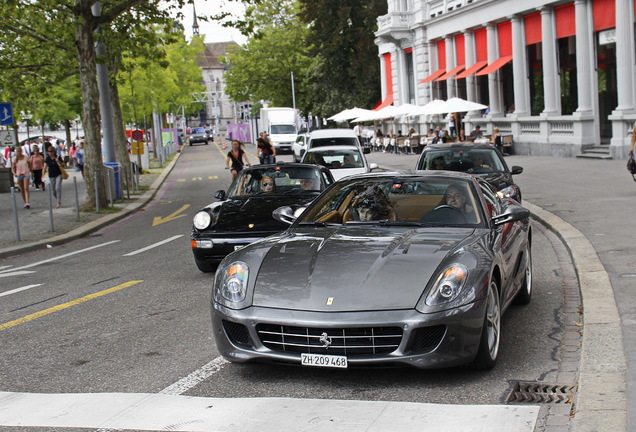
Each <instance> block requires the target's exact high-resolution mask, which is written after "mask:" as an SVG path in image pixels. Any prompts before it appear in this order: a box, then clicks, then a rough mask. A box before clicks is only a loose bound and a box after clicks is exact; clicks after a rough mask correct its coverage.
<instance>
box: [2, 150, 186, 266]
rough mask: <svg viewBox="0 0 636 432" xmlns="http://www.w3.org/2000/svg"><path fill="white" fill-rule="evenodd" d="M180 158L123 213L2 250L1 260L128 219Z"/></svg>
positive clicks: (76, 237)
mask: <svg viewBox="0 0 636 432" xmlns="http://www.w3.org/2000/svg"><path fill="white" fill-rule="evenodd" d="M179 157H181V152H178V153H176V156H175V157H174V158H173V159H172V161H171V162H170V164H168V166H167V167H166V168H164V170H163V171H162V172H161V174H159V177H157V178H156V179H155V181H154V182H153V183H152V185H150V189H148V190H147V191H146V192H145V193H144V194H143V195H141V196H140V197H139V198H138V199H136V200H135V201H133V202H131V203H129V204H128V205H126V206H125V207H124V208H123V209H122V210H121V211H119V212H117V213H112V214H109V215H106V216H104V217H101V218H99V219H96V220H94V221H91V222H88V223H86V224H84V225H82V226H80V227H79V228H75V229H74V230H72V231H69V232H67V233H64V234H60V235H57V236H55V237H50V238H47V239H44V240H38V241H35V242H31V243H26V244H21V245H16V246H11V247H8V248H5V249H0V259H4V258H9V257H11V256H13V255H18V254H22V253H27V252H32V251H35V250H39V249H44V248H46V247H47V245H50V246H58V245H61V244H64V243H67V242H69V241H72V240H76V239H78V238H81V237H85V236H87V235H89V234H91V233H93V232H95V231H97V230H99V229H100V228H103V227H105V226H107V225H110V224H112V223H114V222H117V221H118V220H121V219H123V218H125V217H127V216H128V215H130V214H131V213H134V212H136V211H137V210H139V209H140V208H142V207H144V206H145V205H146V204H148V202H150V201H151V200H152V199H153V198H154V197H155V195H156V193H157V190H158V189H159V188H160V187H161V185H162V184H163V182H164V180H165V179H166V177H167V176H168V174H170V172H171V171H172V169H173V168H174V166H175V164H176V163H177V161H178V160H179Z"/></svg>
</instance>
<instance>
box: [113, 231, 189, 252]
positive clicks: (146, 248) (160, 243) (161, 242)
mask: <svg viewBox="0 0 636 432" xmlns="http://www.w3.org/2000/svg"><path fill="white" fill-rule="evenodd" d="M181 237H183V234H179V235H176V236H172V237H170V238H168V239H165V240H163V241H160V242H159V243H155V244H151V245H150V246H146V247H145V248H143V249H139V250H136V251H133V252H130V253H127V254H124V255H123V256H133V255H137V254H139V253H142V252H146V251H147V250H150V249H154V248H156V247H157V246H161V245H162V244H166V243H168V242H171V241H173V240H176V239H178V238H181Z"/></svg>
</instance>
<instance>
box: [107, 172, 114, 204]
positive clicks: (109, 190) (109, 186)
mask: <svg viewBox="0 0 636 432" xmlns="http://www.w3.org/2000/svg"><path fill="white" fill-rule="evenodd" d="M106 180H107V181H106V184H107V185H108V202H110V206H111V207H112V206H113V187H112V185H111V184H110V170H109V169H106Z"/></svg>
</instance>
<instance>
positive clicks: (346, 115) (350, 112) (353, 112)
mask: <svg viewBox="0 0 636 432" xmlns="http://www.w3.org/2000/svg"><path fill="white" fill-rule="evenodd" d="M372 112H374V111H372V110H368V109H364V108H357V107H356V108H350V109H346V110H343V111H340V112H339V113H338V114H334V115H332V116H331V117H329V118H327V120H333V121H335V122H343V121H347V120H351V119H353V118H356V117H360V116H362V115H365V114H368V113H372Z"/></svg>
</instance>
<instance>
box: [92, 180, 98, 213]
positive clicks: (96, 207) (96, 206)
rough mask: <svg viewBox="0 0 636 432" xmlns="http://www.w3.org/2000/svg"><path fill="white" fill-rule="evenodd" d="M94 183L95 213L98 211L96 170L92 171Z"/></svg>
mask: <svg viewBox="0 0 636 432" xmlns="http://www.w3.org/2000/svg"><path fill="white" fill-rule="evenodd" d="M93 177H94V178H95V179H94V182H95V183H94V184H95V213H99V183H98V182H97V171H95V172H94V173H93Z"/></svg>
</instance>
